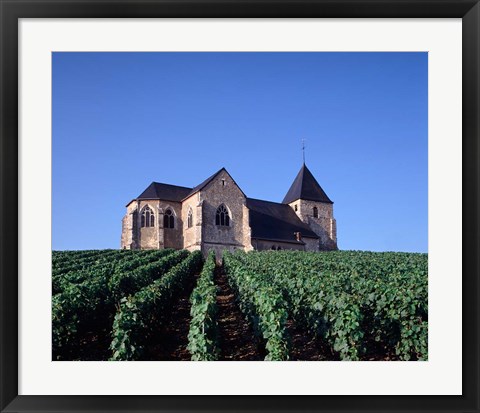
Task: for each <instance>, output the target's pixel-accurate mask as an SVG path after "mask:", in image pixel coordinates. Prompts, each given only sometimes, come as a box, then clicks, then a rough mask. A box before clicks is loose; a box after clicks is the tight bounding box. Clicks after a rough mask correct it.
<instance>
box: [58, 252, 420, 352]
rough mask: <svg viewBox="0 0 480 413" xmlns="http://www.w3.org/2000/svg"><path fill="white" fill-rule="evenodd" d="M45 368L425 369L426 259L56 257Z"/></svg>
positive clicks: (354, 255) (340, 255)
mask: <svg viewBox="0 0 480 413" xmlns="http://www.w3.org/2000/svg"><path fill="white" fill-rule="evenodd" d="M52 294H53V296H52V359H53V360H360V361H363V360H365V361H367V360H427V358H428V257H427V255H426V254H412V253H392V252H387V253H374V252H360V251H335V252H300V251H265V252H249V253H244V252H240V251H237V252H235V253H234V254H232V253H228V252H225V253H224V255H223V261H222V264H221V265H220V264H218V263H216V262H215V257H214V255H213V254H210V255H208V257H207V258H206V259H204V258H203V256H202V254H201V253H200V252H199V251H195V252H188V251H185V250H181V251H175V250H170V249H166V250H142V251H130V250H96V251H95V250H91V251H54V252H53V258H52Z"/></svg>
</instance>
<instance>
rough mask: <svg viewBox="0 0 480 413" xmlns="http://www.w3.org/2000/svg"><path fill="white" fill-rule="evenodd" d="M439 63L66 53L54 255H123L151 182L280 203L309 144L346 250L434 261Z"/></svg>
mask: <svg viewBox="0 0 480 413" xmlns="http://www.w3.org/2000/svg"><path fill="white" fill-rule="evenodd" d="M427 56H428V55H427V53H57V52H56V53H54V54H53V78H52V79H53V92H52V93H53V116H52V121H53V137H52V145H53V162H52V163H53V165H52V174H53V178H52V181H53V194H52V199H53V206H52V220H53V225H52V226H53V228H52V236H53V249H55V250H64V249H94V248H119V246H120V233H121V219H122V216H123V215H124V213H125V205H126V204H127V202H129V201H130V200H131V199H132V198H135V197H136V196H138V195H139V194H140V193H141V192H142V191H143V190H144V189H145V188H146V187H147V186H148V185H149V184H150V183H151V182H152V181H157V182H164V183H171V184H175V185H181V186H195V185H197V184H198V183H200V182H201V181H203V180H204V179H205V178H207V177H208V176H210V175H211V174H213V173H214V172H216V171H217V170H218V169H220V168H221V167H225V168H227V170H228V171H229V173H230V174H231V175H232V177H233V178H234V179H235V181H236V182H237V184H238V185H239V186H240V187H241V188H242V190H243V191H244V192H245V193H246V194H247V196H249V197H252V198H260V199H265V200H269V201H277V202H281V201H282V199H283V197H284V195H285V194H286V192H287V191H288V189H289V187H290V185H291V183H292V182H293V179H294V178H295V176H296V174H297V172H298V170H299V169H300V167H301V165H302V151H301V139H302V138H304V139H305V140H306V164H307V166H308V168H309V169H310V170H311V172H312V173H313V174H314V176H315V177H316V179H317V181H318V182H319V183H320V185H321V186H322V187H323V189H324V190H325V192H326V193H327V195H328V196H329V197H330V199H332V200H333V201H334V215H335V217H336V219H337V227H338V245H339V248H340V249H356V250H372V251H410V252H427V250H428V237H427V235H428V234H427V230H428V227H427V225H428V215H427V206H428V204H427V200H428V199H427V191H428V185H427V169H428V164H427V157H428V146H427V143H428V142H427V138H428V129H427V126H428V124H427V113H428V107H427V93H428V90H427V84H428V82H427V80H428V78H427V71H428V57H427Z"/></svg>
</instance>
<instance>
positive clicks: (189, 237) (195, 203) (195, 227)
mask: <svg viewBox="0 0 480 413" xmlns="http://www.w3.org/2000/svg"><path fill="white" fill-rule="evenodd" d="M189 211H192V217H193V219H192V221H193V222H192V227H191V228H188V213H189ZM182 221H183V248H185V249H187V250H189V251H194V250H199V249H201V245H202V244H201V243H202V203H201V202H200V192H197V193H196V194H193V195H192V196H191V197H190V198H187V199H185V200H184V201H183V203H182Z"/></svg>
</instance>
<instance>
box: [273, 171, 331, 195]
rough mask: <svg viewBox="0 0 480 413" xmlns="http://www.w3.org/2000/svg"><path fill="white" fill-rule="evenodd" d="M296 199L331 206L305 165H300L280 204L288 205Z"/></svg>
mask: <svg viewBox="0 0 480 413" xmlns="http://www.w3.org/2000/svg"><path fill="white" fill-rule="evenodd" d="M297 199H304V200H307V201H316V202H324V203H327V204H333V202H332V201H331V200H330V198H329V197H328V196H327V194H326V193H325V191H324V190H323V189H322V187H321V186H320V184H319V183H318V182H317V180H316V179H315V178H314V176H313V175H312V173H311V172H310V170H309V169H308V168H307V165H305V163H304V164H303V165H302V167H301V169H300V171H299V172H298V174H297V176H296V178H295V180H294V181H293V184H292V186H291V187H290V189H289V190H288V192H287V195H285V198H284V199H283V201H282V202H283V203H284V204H289V203H290V202H293V201H296V200H297Z"/></svg>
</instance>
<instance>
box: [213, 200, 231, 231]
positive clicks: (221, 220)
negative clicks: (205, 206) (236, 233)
mask: <svg viewBox="0 0 480 413" xmlns="http://www.w3.org/2000/svg"><path fill="white" fill-rule="evenodd" d="M215 225H219V226H221V227H229V226H230V215H229V214H228V209H227V208H226V207H225V205H223V204H222V205H220V206H219V207H218V208H217V213H216V214H215Z"/></svg>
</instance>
